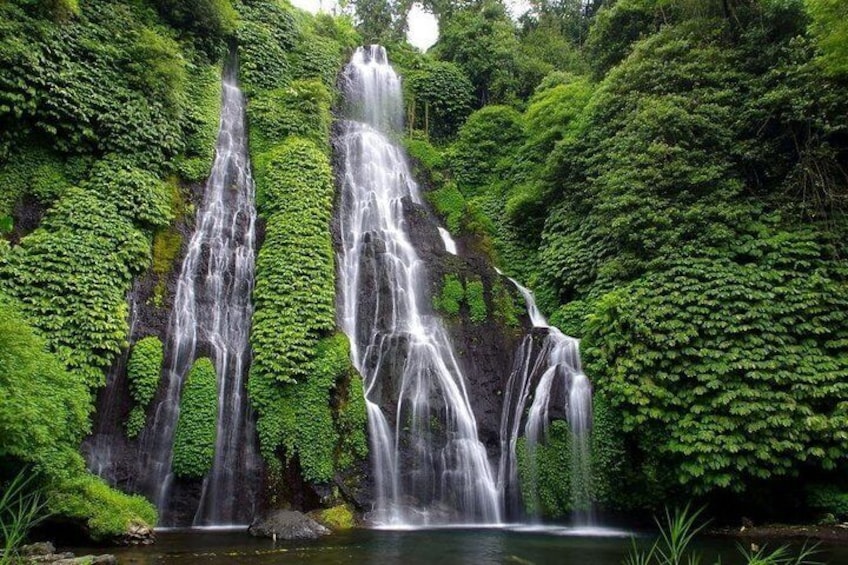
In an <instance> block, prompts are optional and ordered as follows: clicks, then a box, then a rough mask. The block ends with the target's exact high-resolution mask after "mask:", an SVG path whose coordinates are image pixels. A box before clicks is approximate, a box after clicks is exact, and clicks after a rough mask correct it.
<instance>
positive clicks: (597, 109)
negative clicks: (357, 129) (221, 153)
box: [0, 0, 848, 538]
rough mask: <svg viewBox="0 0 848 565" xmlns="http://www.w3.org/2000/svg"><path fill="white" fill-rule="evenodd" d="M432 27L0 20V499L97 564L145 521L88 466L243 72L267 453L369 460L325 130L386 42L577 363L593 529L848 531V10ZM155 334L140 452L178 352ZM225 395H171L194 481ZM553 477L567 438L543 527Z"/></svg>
mask: <svg viewBox="0 0 848 565" xmlns="http://www.w3.org/2000/svg"><path fill="white" fill-rule="evenodd" d="M424 5H425V6H426V7H427V8H428V9H430V10H432V12H433V13H435V14H436V15H437V16H438V18H439V22H440V31H441V36H440V39H439V41H438V43H437V44H436V45H435V46H434V47H433V48H432V49H431V50H429V51H428V52H427V53H426V54H422V53H420V52H418V51H416V50H415V49H414V48H412V47H411V46H409V45H408V44H407V43H406V41H405V39H404V32H405V21H406V20H405V13H406V10H407V9H408V8H409V5H408V3H406V2H397V3H393V2H389V1H388V0H357V1H356V2H352V3H351V6H350V8H352V9H354V10H355V13H356V17H355V21H356V27H354V19H351V18H349V17H330V16H328V15H319V16H309V15H308V14H305V13H303V12H300V11H299V10H295V9H293V8H292V7H291V6H290V5H289V4H288V3H287V2H285V1H284V0H243V1H242V2H236V1H233V2H231V1H229V0H191V1H178V0H123V1H122V0H0V234H2V237H0V431H2V433H0V483H3V482H5V481H6V480H8V479H10V478H11V477H13V476H14V475H15V474H16V473H18V472H19V471H20V470H21V469H25V472H27V473H30V472H31V473H32V474H33V475H34V476H35V477H36V478H37V480H36V481H34V483H37V486H38V488H39V489H42V490H43V492H44V493H45V496H46V503H47V508H48V510H49V512H51V513H52V514H55V515H58V516H62V517H67V518H70V519H73V520H76V521H80V522H83V523H85V524H86V527H87V528H88V532H89V533H90V535H92V536H94V537H101V538H102V537H108V536H113V535H116V534H120V533H122V532H124V531H126V529H127V527H128V526H129V525H130V524H132V523H136V522H137V523H142V524H153V523H154V522H155V520H156V516H155V511H154V509H153V507H152V506H151V505H150V504H149V503H148V502H147V501H146V500H144V499H143V498H141V497H138V496H130V495H126V494H123V493H120V492H118V491H116V490H113V489H111V488H110V487H108V486H107V485H106V483H104V482H103V481H101V480H100V479H98V478H97V477H95V476H94V475H92V474H90V473H88V472H87V471H86V469H85V463H84V461H83V458H82V456H81V455H80V454H79V451H78V446H79V444H80V442H81V440H82V438H83V437H84V436H85V435H86V434H87V433H88V432H89V431H90V427H91V414H92V410H93V407H94V399H95V394H96V392H97V390H98V389H99V388H101V387H102V386H103V384H104V382H105V371H106V370H107V369H108V368H109V367H110V366H111V365H112V363H113V362H114V361H115V359H116V357H117V356H118V355H119V354H120V353H121V352H122V351H123V350H125V349H127V348H128V347H129V346H130V345H131V344H129V343H127V335H128V327H127V314H128V312H127V300H126V295H127V292H128V291H129V290H130V288H131V286H132V284H133V280H134V279H135V278H136V277H138V276H140V275H142V274H144V273H153V275H154V276H156V277H159V280H160V281H164V280H165V277H166V276H167V273H169V272H170V271H171V270H172V269H174V268H178V263H177V260H178V255H179V249H180V246H181V245H182V242H181V239H180V237H181V236H180V235H179V233H178V232H177V231H176V230H175V228H174V226H175V224H176V222H178V221H179V220H180V219H181V218H184V217H187V216H188V217H190V216H192V215H193V213H194V206H193V204H192V202H191V199H190V192H191V191H190V187H191V185H192V184H193V183H195V184H196V183H198V182H202V181H203V179H204V177H205V176H206V174H207V173H208V171H209V168H210V166H211V163H212V158H213V152H214V143H215V135H216V129H217V125H218V110H219V104H220V72H221V68H222V65H223V62H224V60H225V58H226V57H227V55H228V53H229V52H230V51H231V50H234V52H235V53H237V56H238V59H239V64H240V79H241V82H242V86H243V89H244V91H245V94H246V96H247V97H248V100H249V104H248V111H247V112H248V114H247V117H248V122H249V124H250V147H251V158H252V160H253V166H254V170H255V177H256V184H257V209H258V211H259V215H260V217H261V219H262V223H263V234H264V242H263V245H262V247H261V249H260V251H259V255H258V258H257V268H256V269H257V272H256V286H255V290H254V306H255V315H254V321H253V331H252V335H251V345H252V348H253V365H252V367H251V372H250V380H249V385H248V389H249V395H250V398H251V401H252V404H253V406H254V408H255V410H256V412H257V415H258V421H257V428H258V435H259V439H260V447H261V451H262V454H263V456H264V457H265V459H266V461H267V462H268V464H269V468H270V470H271V472H272V474H274V477H276V478H277V479H281V473H282V469H283V467H284V466H285V465H288V464H293V465H296V466H297V468H298V469H299V470H300V472H301V474H302V476H303V477H304V478H305V479H306V480H308V481H314V482H324V481H327V480H328V479H330V478H331V477H333V476H334V475H335V474H336V473H339V472H342V471H346V470H350V469H352V468H353V467H354V466H355V463H356V462H357V461H361V460H363V459H364V458H365V457H366V456H367V449H368V445H367V438H366V435H365V406H364V401H363V399H362V396H361V394H359V391H360V389H361V381H360V379H359V377H358V376H357V375H355V371H354V370H353V369H352V368H351V365H350V362H349V359H348V356H347V352H348V344H347V341H346V338H345V337H344V336H343V335H341V334H340V333H337V331H336V328H335V320H334V309H335V296H334V293H335V272H334V254H333V241H332V235H331V232H330V229H329V225H330V222H331V220H332V214H333V201H334V184H333V181H334V179H333V174H332V167H331V150H330V148H331V145H330V135H331V121H332V115H331V109H332V108H333V105H334V103H335V102H336V100H337V96H338V93H337V86H336V77H337V73H338V71H339V69H340V68H341V66H342V65H343V62H344V61H345V60H346V58H347V56H348V55H349V53H350V50H351V49H352V48H353V47H354V46H355V45H357V44H359V43H362V42H366V43H367V42H372V41H379V42H381V43H384V44H385V45H387V47H388V49H389V54H390V57H391V58H392V60H393V62H394V64H395V66H396V67H397V68H398V70H399V71H400V72H401V73H402V74H403V76H404V88H405V96H406V109H407V131H406V135H405V139H404V142H405V145H406V147H407V149H408V151H409V153H410V154H411V155H412V156H413V158H414V159H415V161H416V172H417V174H418V175H419V177H420V178H421V179H422V180H423V181H424V182H425V183H426V184H427V185H428V192H427V197H428V199H429V200H430V203H431V204H432V207H433V208H434V210H436V212H437V213H438V214H439V215H440V216H441V217H442V219H443V220H444V224H445V226H446V227H447V228H448V229H449V230H450V231H451V232H453V234H454V235H455V236H457V237H464V236H473V237H472V238H469V241H475V242H477V243H476V244H477V245H478V246H479V247H480V249H481V250H482V251H484V252H486V253H488V254H489V256H490V257H491V258H492V260H493V262H494V263H495V264H496V265H498V266H499V267H500V268H501V269H502V270H504V271H505V272H506V273H507V274H510V275H511V276H514V277H516V278H517V279H518V280H520V281H522V282H523V283H525V284H527V285H528V286H529V287H531V288H532V289H534V291H535V292H536V295H537V298H538V300H539V302H540V306H541V307H542V309H543V310H544V311H545V312H546V314H548V315H549V317H550V319H551V322H552V323H553V324H555V325H557V326H559V327H560V328H562V330H563V331H565V332H566V333H569V334H570V335H573V336H575V337H579V338H581V340H582V342H581V349H582V352H583V355H584V361H585V369H586V373H587V374H588V375H589V377H590V378H591V379H592V381H593V384H594V391H595V427H594V433H593V440H592V441H593V466H594V469H595V480H594V483H593V485H592V489H593V493H594V496H595V499H596V502H597V504H598V506H599V507H600V508H602V509H604V510H608V511H616V512H627V513H641V512H645V513H649V512H650V511H652V510H655V509H656V508H657V507H658V506H662V505H663V504H665V503H673V502H675V501H688V500H690V499H697V500H698V501H702V502H709V503H711V504H713V505H714V507H715V508H719V509H720V508H722V507H723V506H725V505H728V504H730V502H731V501H732V503H734V504H736V505H737V508H738V507H739V504H742V503H743V502H744V504H745V505H744V506H743V507H742V508H743V509H744V511H745V512H746V513H747V515H752V516H755V515H764V516H766V515H768V516H778V515H781V514H783V515H786V513H791V514H790V515H792V516H796V517H799V516H803V517H804V518H815V519H820V518H823V517H827V518H828V519H842V520H845V519H848V263H846V255H845V253H846V251H848V249H846V243H845V242H846V237H848V223H847V222H846V215H845V213H846V210H847V209H848V3H846V2H844V1H842V0H590V1H580V0H533V1H532V2H531V5H532V8H531V10H530V11H529V12H528V13H527V14H525V15H524V16H522V17H521V18H519V19H518V20H517V21H515V20H513V19H511V18H510V17H509V15H508V13H507V11H506V9H505V6H504V5H503V4H502V3H501V2H499V1H497V0H484V1H476V0H465V1H461V2H457V1H449V0H429V1H427V2H424ZM454 286H456V285H454ZM459 286H460V287H461V286H462V285H461V283H459ZM469 286H471V285H469ZM163 289H164V282H163V283H162V287H160V292H164V290H163ZM454 294H456V293H454ZM478 295H482V290H477V287H473V288H466V289H464V290H463V289H461V288H460V289H459V293H458V295H456V296H454V295H451V293H446V294H445V295H444V296H442V297H439V298H438V301H439V306H440V307H441V308H443V309H444V310H446V311H451V310H452V309H454V308H455V309H458V308H459V304H460V302H463V301H464V302H468V303H469V305H470V307H471V306H473V304H475V303H479V302H480V300H478V299H475V297H476V296H478ZM160 299H161V296H160ZM478 310H479V308H478ZM485 316H486V312H485V304H484V305H483V310H482V313H480V312H478V317H483V318H485ZM141 337H142V339H139V340H138V341H136V342H135V343H134V344H132V351H131V355H130V357H129V363H128V377H129V379H130V383H129V387H130V393H131V396H132V399H133V401H134V403H135V404H134V406H133V411H132V412H131V414H130V416H129V419H128V421H127V422H125V424H124V425H125V427H126V432H127V435H128V437H130V438H134V437H136V436H137V435H138V434H139V433H140V432H141V430H142V429H143V428H144V426H145V422H146V421H147V420H148V416H149V414H150V409H151V402H152V399H153V397H154V396H155V392H156V389H157V388H158V386H159V381H158V379H159V375H160V372H161V365H162V356H163V344H162V342H161V341H160V340H159V339H158V338H157V337H155V336H141ZM210 369H211V367H210V366H209V362H208V360H206V359H200V360H198V361H197V363H196V365H195V367H194V368H193V369H192V371H191V376H190V377H189V382H188V386H189V388H188V389H187V391H186V393H187V398H184V402H185V407H184V413H185V416H184V418H181V420H180V426H181V427H180V428H179V429H178V431H177V446H176V447H175V468H176V469H177V471H178V472H179V473H180V474H183V475H185V476H198V475H199V476H202V475H203V474H204V473H205V472H206V470H208V467H209V465H210V464H211V462H210V453H209V447H210V446H212V445H214V433H215V431H214V429H212V430H210V426H209V424H210V421H211V420H210V418H211V417H212V416H214V415H211V416H210V414H207V413H206V412H205V411H204V410H206V409H207V408H208V404H209V402H204V399H208V398H212V397H214V394H213V392H212V391H211V390H210V387H211V386H212V381H213V380H214V379H213V377H212V374H211V372H210ZM189 393H190V394H189ZM192 405H196V407H197V410H196V411H195V410H193V408H192ZM210 433H211V436H210ZM568 449H569V438H568V431H567V430H566V429H565V426H561V425H555V426H552V437H551V440H550V441H549V442H548V444H547V445H545V446H543V450H542V453H541V459H540V463H539V468H538V472H539V473H540V475H541V476H540V478H539V480H538V481H537V484H539V485H540V487H539V488H540V491H539V492H538V493H535V494H536V496H535V497H530V498H535V499H536V500H539V501H540V505H541V509H542V510H543V511H544V512H545V514H546V515H548V516H551V517H560V516H563V515H565V514H567V513H568V512H569V511H570V510H572V509H571V508H570V504H571V503H570V498H569V497H568V496H567V495H566V494H565V493H567V492H568V484H569V480H570V478H569V477H568V473H569V471H568V465H566V464H562V462H563V461H565V457H567V456H566V455H565V453H566V452H567V451H568ZM776 494H779V496H776ZM798 512H803V513H804V514H798Z"/></svg>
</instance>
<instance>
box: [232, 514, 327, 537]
mask: <svg viewBox="0 0 848 565" xmlns="http://www.w3.org/2000/svg"><path fill="white" fill-rule="evenodd" d="M248 532H250V535H252V536H256V537H265V538H276V539H280V540H305V539H317V538H319V537H321V536H324V535H327V534H329V533H330V530H328V529H327V528H325V527H324V526H322V525H321V524H319V523H318V522H316V521H315V520H313V519H312V518H310V517H308V516H306V515H304V514H302V513H300V512H295V511H292V510H276V511H274V512H272V513H271V514H269V515H268V516H267V517H265V518H264V519H261V520H256V521H254V522H253V524H251V525H250V528H249V529H248Z"/></svg>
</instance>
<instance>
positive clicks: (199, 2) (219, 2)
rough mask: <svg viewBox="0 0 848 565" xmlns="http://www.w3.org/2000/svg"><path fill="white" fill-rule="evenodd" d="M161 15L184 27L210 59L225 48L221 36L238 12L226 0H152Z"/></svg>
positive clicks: (225, 34)
mask: <svg viewBox="0 0 848 565" xmlns="http://www.w3.org/2000/svg"><path fill="white" fill-rule="evenodd" d="M155 5H156V8H157V9H158V10H159V13H160V14H161V15H162V17H163V18H164V19H165V21H167V22H168V23H170V24H171V25H173V26H174V27H177V28H180V29H183V30H185V31H186V32H187V33H188V34H189V36H190V37H191V38H192V39H193V40H194V41H196V42H197V44H198V46H199V47H200V48H201V49H202V50H203V51H205V52H206V53H207V55H208V56H209V57H211V58H213V59H215V58H218V57H219V56H221V55H222V54H223V52H224V40H225V39H226V38H227V36H228V35H229V34H231V33H232V32H233V31H234V30H235V27H236V20H237V17H238V15H237V14H236V11H235V10H234V9H233V6H232V5H231V4H230V1H229V0H155Z"/></svg>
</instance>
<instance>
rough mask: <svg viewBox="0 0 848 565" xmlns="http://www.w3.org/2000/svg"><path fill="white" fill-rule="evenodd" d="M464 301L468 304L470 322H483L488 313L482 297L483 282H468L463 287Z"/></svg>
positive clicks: (478, 280)
mask: <svg viewBox="0 0 848 565" xmlns="http://www.w3.org/2000/svg"><path fill="white" fill-rule="evenodd" d="M465 300H466V302H468V311H469V314H470V316H471V321H472V322H474V323H475V324H480V323H482V322H485V321H486V318H487V317H488V315H489V312H488V309H487V308H486V298H485V297H484V296H483V281H481V280H480V279H476V280H471V281H468V283H467V284H466V285H465Z"/></svg>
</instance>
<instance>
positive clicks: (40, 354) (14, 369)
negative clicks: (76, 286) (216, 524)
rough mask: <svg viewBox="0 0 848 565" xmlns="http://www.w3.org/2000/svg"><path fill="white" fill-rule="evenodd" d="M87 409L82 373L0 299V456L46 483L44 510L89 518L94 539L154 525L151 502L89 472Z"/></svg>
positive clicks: (12, 305) (88, 398)
mask: <svg viewBox="0 0 848 565" xmlns="http://www.w3.org/2000/svg"><path fill="white" fill-rule="evenodd" d="M90 410H91V396H90V395H89V392H88V389H87V387H86V386H85V384H84V383H83V381H82V380H81V379H80V377H79V375H77V374H74V373H72V372H70V371H68V370H67V369H66V368H65V366H64V363H63V362H62V361H61V360H60V359H59V358H57V357H56V356H55V355H54V354H52V353H50V352H49V351H48V350H47V347H46V342H45V340H44V339H43V338H41V337H39V336H38V335H37V334H36V333H35V331H34V329H33V328H32V327H31V326H30V325H29V324H28V323H27V322H26V321H25V320H24V317H23V316H22V314H21V312H20V310H19V308H18V305H17V303H15V302H14V301H12V300H10V299H8V298H6V297H4V296H3V295H2V294H0V427H2V429H3V435H2V437H0V457H3V458H4V459H5V460H6V461H8V462H9V463H10V464H12V465H13V466H14V465H18V466H19V467H20V466H22V464H30V465H32V466H33V467H32V468H33V470H34V471H35V472H36V473H38V474H39V475H40V478H43V480H44V483H43V487H44V493H45V496H46V502H47V507H48V511H49V512H51V513H54V514H58V515H61V516H66V517H70V518H77V519H81V520H84V521H86V523H87V524H88V527H89V531H90V533H91V535H92V536H93V537H95V538H103V537H107V536H114V535H119V534H122V533H124V532H126V531H127V528H128V527H129V525H130V523H131V522H138V523H141V524H147V525H151V526H152V525H153V524H155V522H156V512H155V510H154V509H153V507H152V506H151V505H150V503H148V502H147V501H146V500H144V499H143V498H141V497H133V496H127V495H125V494H122V493H119V492H117V491H115V490H112V489H111V488H109V487H108V486H107V485H106V483H104V482H103V481H101V480H100V479H98V478H96V477H94V476H92V475H90V474H89V473H88V471H86V468H85V462H84V461H83V459H82V457H81V456H80V455H79V453H77V452H76V448H77V446H78V445H79V442H80V441H82V438H83V436H84V435H85V434H86V433H88V431H89V429H90V425H91V424H90V422H89V419H88V416H89V413H90ZM39 480H40V479H39Z"/></svg>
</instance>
